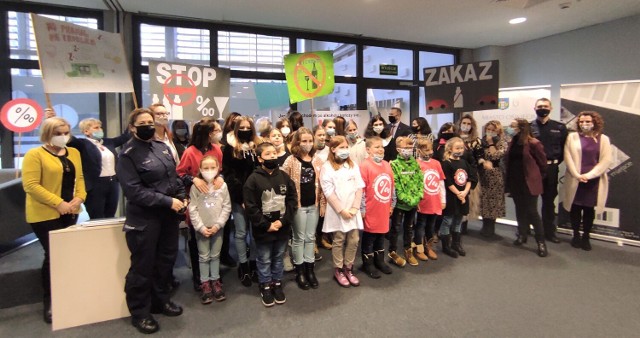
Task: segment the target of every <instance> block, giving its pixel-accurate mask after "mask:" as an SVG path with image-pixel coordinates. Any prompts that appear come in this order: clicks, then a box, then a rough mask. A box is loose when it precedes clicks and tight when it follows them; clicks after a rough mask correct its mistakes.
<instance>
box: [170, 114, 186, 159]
mask: <svg viewBox="0 0 640 338" xmlns="http://www.w3.org/2000/svg"><path fill="white" fill-rule="evenodd" d="M171 133H172V134H173V139H172V141H173V145H174V146H175V147H176V151H178V158H180V159H182V154H183V153H184V150H185V149H187V147H188V146H189V138H190V136H189V125H188V124H187V122H186V121H185V120H175V121H173V122H171Z"/></svg>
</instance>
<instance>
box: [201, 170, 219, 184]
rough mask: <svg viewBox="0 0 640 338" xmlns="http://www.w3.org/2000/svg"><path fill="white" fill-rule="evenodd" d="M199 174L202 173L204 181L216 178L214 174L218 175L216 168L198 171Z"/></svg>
mask: <svg viewBox="0 0 640 338" xmlns="http://www.w3.org/2000/svg"><path fill="white" fill-rule="evenodd" d="M200 174H201V175H202V178H204V180H205V181H207V182H211V181H213V179H214V178H216V175H218V170H217V169H213V170H203V171H201V172H200Z"/></svg>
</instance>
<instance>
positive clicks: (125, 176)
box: [116, 108, 186, 333]
mask: <svg viewBox="0 0 640 338" xmlns="http://www.w3.org/2000/svg"><path fill="white" fill-rule="evenodd" d="M129 130H130V131H131V133H132V134H133V138H132V139H131V141H129V143H127V144H126V145H125V146H124V149H123V150H122V152H121V154H120V159H119V161H118V165H117V170H116V172H117V176H118V180H119V181H120V185H121V186H122V191H123V192H124V195H125V196H126V198H127V209H126V220H125V225H124V231H125V232H126V239H127V246H128V247H129V251H130V252H131V267H130V268H129V272H128V273H127V276H126V280H125V293H126V299H127V306H128V307H129V312H130V313H131V320H132V324H133V326H135V327H136V328H137V329H138V331H140V332H142V333H154V332H156V331H158V330H159V329H160V327H159V325H158V322H157V321H156V320H155V319H154V318H153V316H152V315H151V313H162V314H164V315H166V316H179V315H181V314H182V308H181V307H180V306H178V305H176V304H174V303H173V302H172V301H171V300H170V299H169V287H168V286H169V284H170V282H171V276H172V269H173V265H174V263H175V260H176V256H177V252H178V223H179V218H178V216H179V215H178V212H179V211H181V210H183V209H184V208H185V206H186V201H184V198H185V191H184V186H183V184H182V181H181V180H180V179H179V178H178V175H177V173H176V163H175V160H174V158H173V155H172V154H171V151H170V150H169V148H168V147H167V146H166V145H165V144H164V143H162V142H159V141H155V140H154V138H153V136H154V134H155V127H154V116H153V113H152V112H151V111H150V110H149V109H146V108H142V109H135V110H134V111H132V112H131V114H130V115H129Z"/></svg>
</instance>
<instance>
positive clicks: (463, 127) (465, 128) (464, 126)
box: [460, 125, 471, 133]
mask: <svg viewBox="0 0 640 338" xmlns="http://www.w3.org/2000/svg"><path fill="white" fill-rule="evenodd" d="M470 130H471V126H469V125H462V126H460V131H462V132H464V133H468V132H469V131H470Z"/></svg>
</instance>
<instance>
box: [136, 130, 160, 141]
mask: <svg viewBox="0 0 640 338" xmlns="http://www.w3.org/2000/svg"><path fill="white" fill-rule="evenodd" d="M155 133H156V127H154V126H136V136H138V138H139V139H141V140H143V141H149V140H150V139H151V138H152V137H153V135H155Z"/></svg>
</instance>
